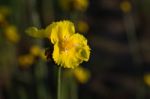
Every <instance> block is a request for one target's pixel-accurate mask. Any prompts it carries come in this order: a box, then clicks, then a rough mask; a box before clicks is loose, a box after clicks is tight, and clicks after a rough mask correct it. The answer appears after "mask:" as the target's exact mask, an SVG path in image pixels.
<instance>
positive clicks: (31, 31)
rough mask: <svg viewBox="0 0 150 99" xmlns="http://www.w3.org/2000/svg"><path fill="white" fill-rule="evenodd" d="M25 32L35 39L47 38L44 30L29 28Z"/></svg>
mask: <svg viewBox="0 0 150 99" xmlns="http://www.w3.org/2000/svg"><path fill="white" fill-rule="evenodd" d="M25 32H26V33H27V34H28V35H30V36H32V37H35V38H46V37H48V36H49V34H48V33H46V32H45V30H44V29H38V28H36V27H30V28H28V29H27V30H26V31H25Z"/></svg>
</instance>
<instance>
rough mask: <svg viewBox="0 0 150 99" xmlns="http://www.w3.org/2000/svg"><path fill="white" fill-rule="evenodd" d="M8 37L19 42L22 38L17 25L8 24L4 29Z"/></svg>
mask: <svg viewBox="0 0 150 99" xmlns="http://www.w3.org/2000/svg"><path fill="white" fill-rule="evenodd" d="M4 32H5V36H6V38H7V39H8V40H9V41H11V42H13V43H17V42H18V41H19V40H20V36H19V34H18V31H17V28H16V27H15V26H7V27H6V28H5V30H4Z"/></svg>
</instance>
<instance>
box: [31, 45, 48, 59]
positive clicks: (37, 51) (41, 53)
mask: <svg viewBox="0 0 150 99" xmlns="http://www.w3.org/2000/svg"><path fill="white" fill-rule="evenodd" d="M30 54H31V55H33V56H35V57H40V58H41V59H43V60H46V56H45V50H44V49H42V48H41V47H40V46H38V45H33V46H32V47H31V48H30Z"/></svg>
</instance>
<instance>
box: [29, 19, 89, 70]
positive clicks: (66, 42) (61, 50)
mask: <svg viewBox="0 0 150 99" xmlns="http://www.w3.org/2000/svg"><path fill="white" fill-rule="evenodd" d="M39 31H41V30H39ZM42 31H43V35H45V34H46V37H47V38H49V39H50V41H51V43H52V44H53V45H54V50H53V53H52V57H53V59H54V61H55V63H56V64H57V65H59V66H62V67H64V68H75V67H77V66H79V64H80V63H82V62H83V61H88V60H89V56H90V48H89V46H88V45H87V39H86V38H85V37H84V36H83V35H81V34H79V33H75V27H74V24H73V23H72V22H70V21H67V20H65V21H60V22H54V23H52V24H50V25H49V26H47V27H46V29H44V30H42ZM32 32H33V31H30V30H28V33H29V34H32ZM36 32H37V34H40V35H41V34H42V32H38V30H36ZM33 34H36V33H35V32H34V33H33ZM36 37H38V36H36Z"/></svg>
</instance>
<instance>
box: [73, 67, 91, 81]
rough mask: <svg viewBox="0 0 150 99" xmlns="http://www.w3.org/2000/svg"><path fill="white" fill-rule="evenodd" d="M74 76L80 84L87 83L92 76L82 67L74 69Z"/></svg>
mask: <svg viewBox="0 0 150 99" xmlns="http://www.w3.org/2000/svg"><path fill="white" fill-rule="evenodd" d="M73 74H74V76H75V78H76V79H77V81H79V82H80V83H86V82H87V81H88V80H89V79H90V76H91V75H90V72H89V71H88V70H87V69H85V68H82V67H77V68H76V69H74V71H73Z"/></svg>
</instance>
